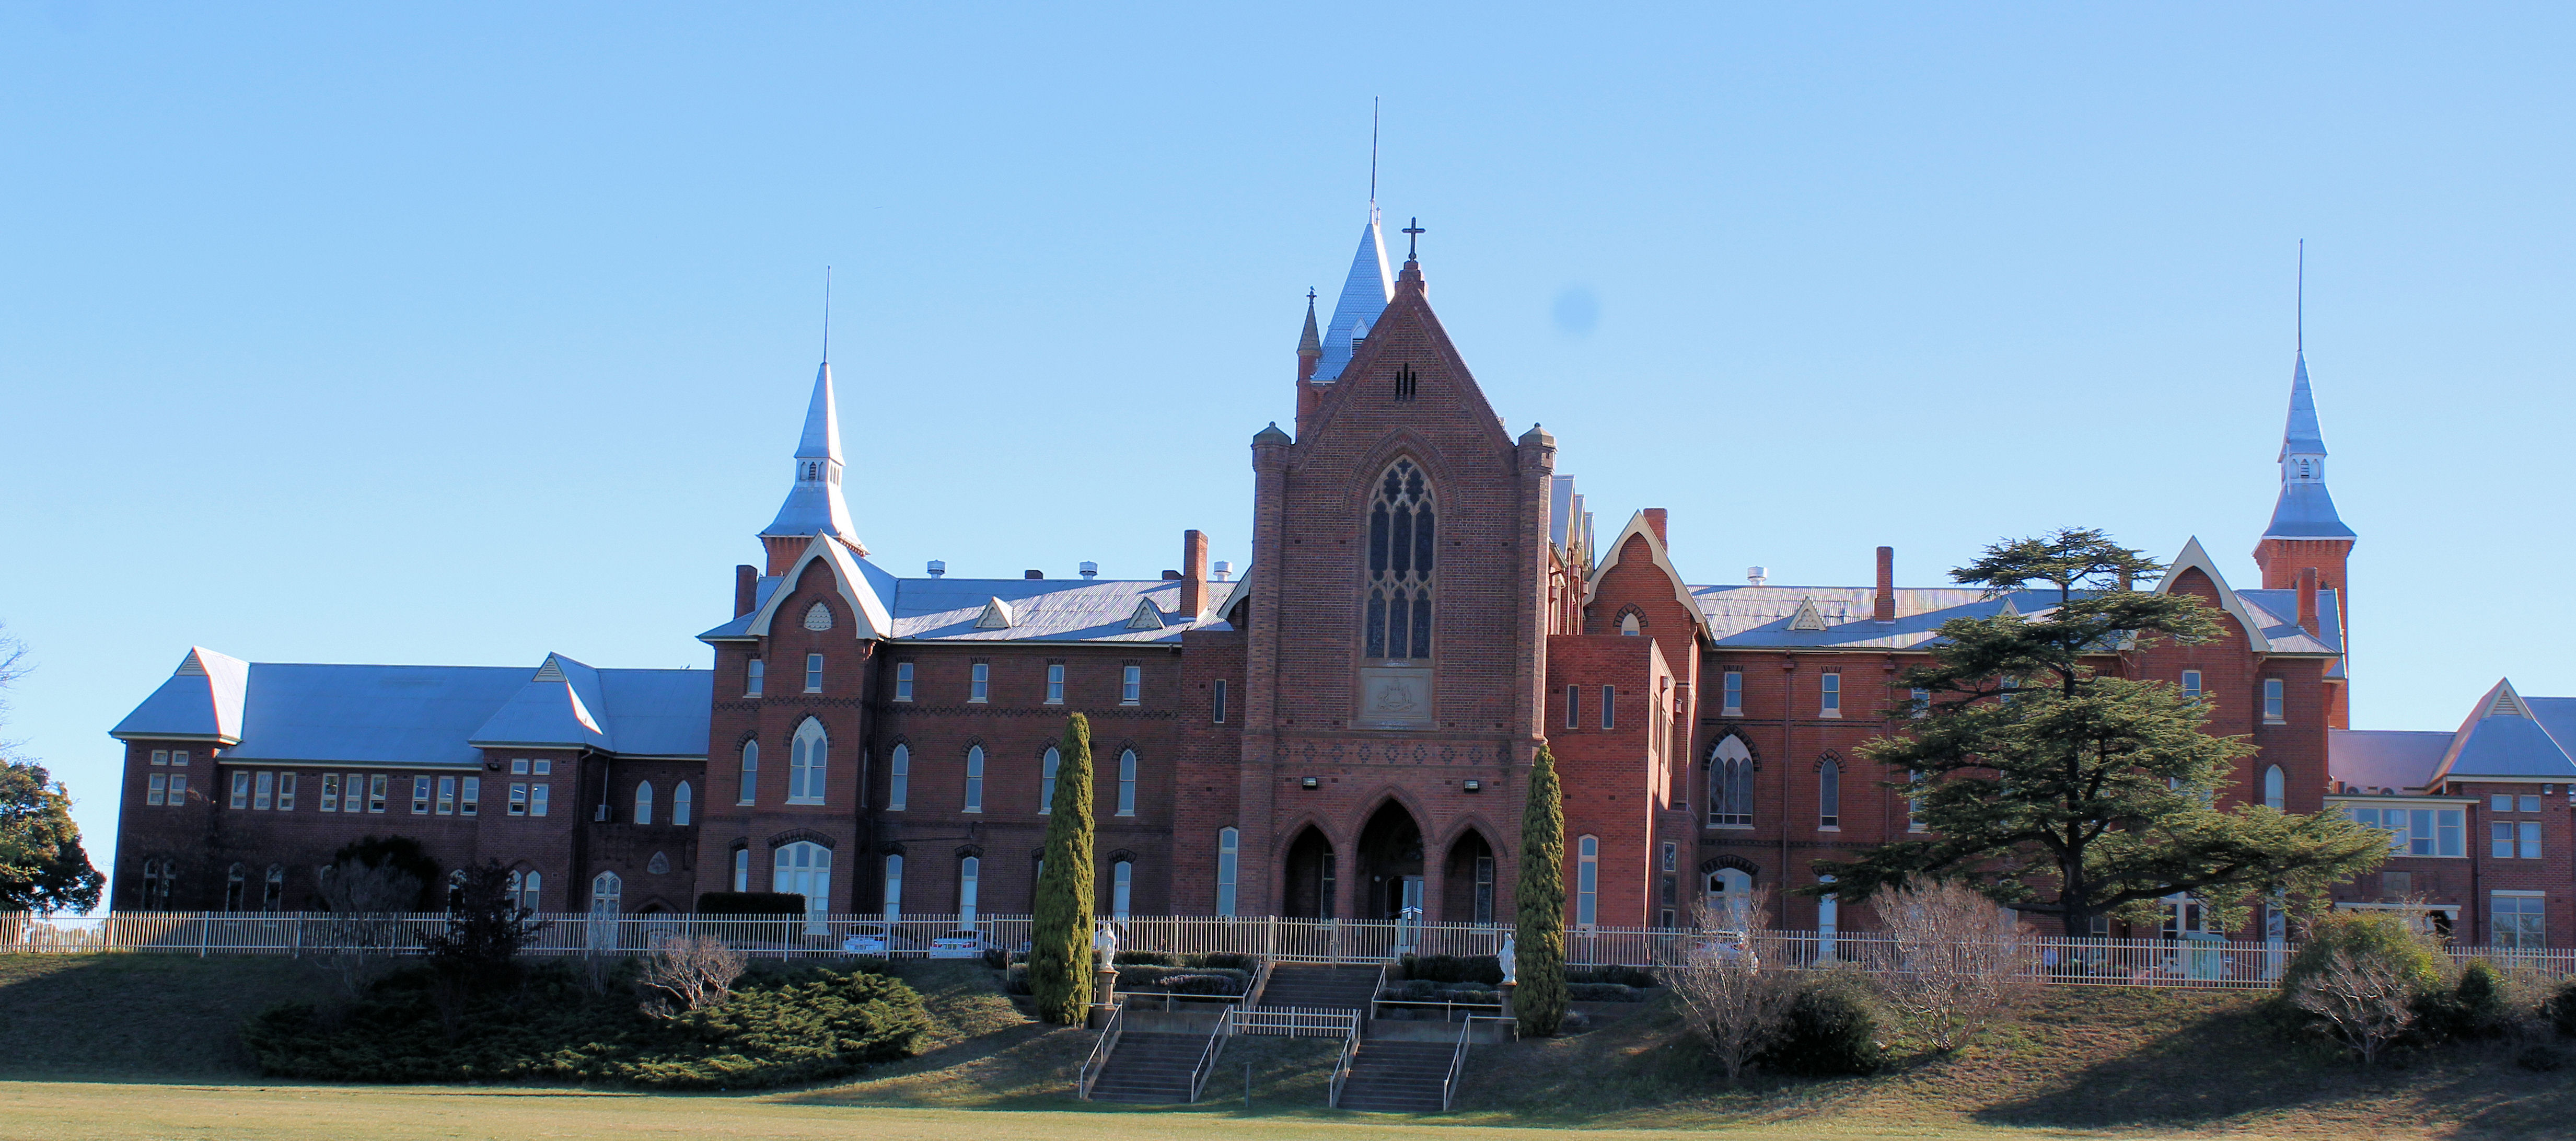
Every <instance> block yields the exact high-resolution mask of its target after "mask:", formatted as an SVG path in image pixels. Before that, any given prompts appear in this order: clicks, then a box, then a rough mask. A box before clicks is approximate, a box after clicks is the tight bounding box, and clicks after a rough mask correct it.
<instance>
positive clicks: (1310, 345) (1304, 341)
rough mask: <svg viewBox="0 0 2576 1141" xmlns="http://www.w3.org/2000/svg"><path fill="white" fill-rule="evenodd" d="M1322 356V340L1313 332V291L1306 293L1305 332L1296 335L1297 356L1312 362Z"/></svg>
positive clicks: (1319, 335) (1320, 336)
mask: <svg viewBox="0 0 2576 1141" xmlns="http://www.w3.org/2000/svg"><path fill="white" fill-rule="evenodd" d="M1323 355H1324V338H1323V336H1322V335H1321V334H1319V333H1317V332H1315V291H1314V290H1312V289H1309V290H1307V291H1306V331H1305V332H1303V333H1300V334H1298V335H1297V356H1298V357H1299V359H1302V360H1313V359H1315V358H1317V357H1320V356H1323Z"/></svg>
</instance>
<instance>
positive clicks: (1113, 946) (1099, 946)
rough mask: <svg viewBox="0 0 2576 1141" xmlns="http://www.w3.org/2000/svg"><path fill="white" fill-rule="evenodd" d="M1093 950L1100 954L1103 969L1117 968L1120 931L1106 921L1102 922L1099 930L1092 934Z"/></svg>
mask: <svg viewBox="0 0 2576 1141" xmlns="http://www.w3.org/2000/svg"><path fill="white" fill-rule="evenodd" d="M1091 949H1092V950H1094V951H1098V952H1100V967H1101V969H1103V970H1107V969H1109V968H1112V967H1115V966H1117V965H1118V929H1117V928H1114V927H1111V926H1110V925H1109V924H1108V923H1107V922H1105V921H1104V922H1102V923H1101V924H1100V926H1099V929H1098V930H1095V931H1093V932H1092V933H1091Z"/></svg>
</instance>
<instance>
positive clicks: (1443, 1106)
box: [1440, 1021, 1476, 1113]
mask: <svg viewBox="0 0 2576 1141" xmlns="http://www.w3.org/2000/svg"><path fill="white" fill-rule="evenodd" d="M1475 1029H1476V1024H1475V1023H1474V1022H1473V1021H1470V1022H1468V1023H1467V1024H1466V1025H1463V1026H1460V1027H1459V1028H1458V1050H1457V1052H1456V1053H1453V1054H1451V1055H1449V1076H1448V1077H1445V1078H1442V1079H1440V1112H1442V1113H1447V1112H1449V1103H1450V1101H1451V1099H1453V1098H1455V1097H1457V1096H1458V1075H1459V1074H1460V1073H1463V1072H1464V1071H1465V1070H1466V1068H1467V1036H1468V1035H1469V1034H1472V1033H1474V1032H1475Z"/></svg>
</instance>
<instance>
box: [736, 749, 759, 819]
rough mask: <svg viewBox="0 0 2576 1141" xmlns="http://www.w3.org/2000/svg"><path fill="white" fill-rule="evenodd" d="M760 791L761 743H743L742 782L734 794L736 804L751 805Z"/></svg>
mask: <svg viewBox="0 0 2576 1141" xmlns="http://www.w3.org/2000/svg"><path fill="white" fill-rule="evenodd" d="M759 791H760V742H758V741H745V742H743V743H742V781H741V785H740V789H739V791H737V792H736V793H735V794H734V803H735V804H749V803H751V802H752V798H753V797H754V796H755V795H756V794H757V793H758V792H759Z"/></svg>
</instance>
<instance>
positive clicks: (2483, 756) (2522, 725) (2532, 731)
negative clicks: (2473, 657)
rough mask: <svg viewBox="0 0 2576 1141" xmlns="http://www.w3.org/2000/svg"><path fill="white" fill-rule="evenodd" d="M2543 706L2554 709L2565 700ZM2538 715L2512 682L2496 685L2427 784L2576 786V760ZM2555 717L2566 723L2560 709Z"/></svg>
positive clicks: (2481, 700)
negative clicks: (2487, 781)
mask: <svg viewBox="0 0 2576 1141" xmlns="http://www.w3.org/2000/svg"><path fill="white" fill-rule="evenodd" d="M2543 700H2544V701H2547V702H2549V703H2550V704H2551V705H2552V706H2553V707H2554V706H2556V704H2557V703H2558V702H2560V701H2564V700H2566V699H2565V698H2554V699H2553V698H2544V699H2543ZM2538 712H2539V711H2538V709H2536V708H2535V707H2534V704H2533V703H2531V702H2528V701H2525V700H2524V699H2523V697H2522V695H2521V694H2518V693H2516V692H2514V688H2513V682H2512V680H2511V679H2506V680H2501V681H2498V682H2496V684H2495V688H2493V689H2490V690H2488V691H2487V692H2486V696H2484V697H2481V698H2479V699H2478V704H2477V706H2476V707H2475V708H2473V709H2471V710H2470V711H2469V716H2468V719H2467V720H2464V721H2462V722H2460V728H2459V731H2458V732H2456V733H2454V734H2452V735H2451V744H2450V748H2449V750H2448V752H2446V753H2445V754H2444V756H2443V757H2442V763H2441V765H2440V767H2438V768H2437V769H2435V770H2434V772H2433V775H2432V776H2431V777H2430V778H2428V779H2430V780H2434V781H2443V780H2461V779H2467V778H2475V777H2501V778H2508V779H2517V780H2528V779H2533V778H2538V779H2542V780H2576V757H2570V756H2569V754H2568V751H2567V748H2566V743H2565V742H2563V741H2561V740H2560V739H2559V738H2557V737H2555V736H2553V735H2552V734H2551V733H2550V732H2549V729H2548V727H2547V726H2545V725H2543V724H2542V722H2541V721H2540V719H2539V717H2538V716H2536V714H2537V713H2538ZM2551 712H2552V715H2553V716H2559V717H2563V713H2562V712H2561V711H2560V710H2559V709H2556V708H2553V709H2552V711H2551Z"/></svg>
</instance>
